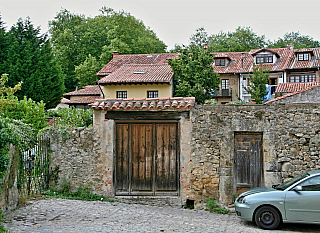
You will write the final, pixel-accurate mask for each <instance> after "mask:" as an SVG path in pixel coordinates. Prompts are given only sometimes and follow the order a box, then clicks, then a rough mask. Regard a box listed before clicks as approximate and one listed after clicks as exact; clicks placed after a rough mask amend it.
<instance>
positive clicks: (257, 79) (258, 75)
mask: <svg viewBox="0 0 320 233" xmlns="http://www.w3.org/2000/svg"><path fill="white" fill-rule="evenodd" d="M268 80H269V71H268V70H264V69H263V67H262V66H255V67H253V75H250V76H249V81H250V85H249V86H248V87H244V89H245V90H246V91H247V92H248V93H249V94H251V99H253V100H254V101H255V102H256V103H257V104H262V103H263V99H264V97H265V96H266V95H267V94H268V92H267V87H266V84H268Z"/></svg>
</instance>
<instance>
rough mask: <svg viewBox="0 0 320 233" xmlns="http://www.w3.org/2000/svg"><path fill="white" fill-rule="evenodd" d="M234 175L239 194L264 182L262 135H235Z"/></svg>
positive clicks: (246, 133)
mask: <svg viewBox="0 0 320 233" xmlns="http://www.w3.org/2000/svg"><path fill="white" fill-rule="evenodd" d="M234 159H235V161H234V174H235V185H236V189H237V193H238V194H239V193H241V192H242V191H245V190H246V189H249V188H254V187H258V186H260V185H261V182H262V174H263V172H262V161H263V160H262V159H263V158H262V134H261V133H249V132H243V133H235V158H234Z"/></svg>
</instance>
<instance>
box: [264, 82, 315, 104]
mask: <svg viewBox="0 0 320 233" xmlns="http://www.w3.org/2000/svg"><path fill="white" fill-rule="evenodd" d="M314 83H316V84H317V85H314V86H309V87H307V88H306V89H303V90H299V91H296V92H293V93H288V94H286V95H284V96H280V97H277V98H275V99H272V100H269V101H267V102H265V103H264V104H270V103H274V102H276V101H279V100H282V99H284V98H287V97H290V96H294V95H297V94H300V93H302V92H305V91H308V90H311V89H312V88H315V87H319V86H320V84H319V83H317V82H314Z"/></svg>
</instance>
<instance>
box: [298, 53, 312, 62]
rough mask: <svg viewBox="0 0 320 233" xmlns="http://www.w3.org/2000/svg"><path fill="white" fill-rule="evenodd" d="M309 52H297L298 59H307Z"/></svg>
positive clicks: (308, 58)
mask: <svg viewBox="0 0 320 233" xmlns="http://www.w3.org/2000/svg"><path fill="white" fill-rule="evenodd" d="M309 60H310V54H309V53H298V61H309Z"/></svg>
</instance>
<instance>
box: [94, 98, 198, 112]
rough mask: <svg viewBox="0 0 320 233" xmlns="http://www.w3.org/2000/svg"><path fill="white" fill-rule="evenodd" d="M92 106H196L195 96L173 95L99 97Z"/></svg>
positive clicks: (159, 108)
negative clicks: (158, 96) (146, 97)
mask: <svg viewBox="0 0 320 233" xmlns="http://www.w3.org/2000/svg"><path fill="white" fill-rule="evenodd" d="M90 105H91V106H92V108H95V109H103V110H107V111H113V110H123V111H126V110H131V111H132V110H144V111H163V110H181V111H183V110H187V109H189V108H192V107H194V106H195V98H194V97H173V98H153V99H99V100H97V101H96V102H94V103H92V104H90Z"/></svg>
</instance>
